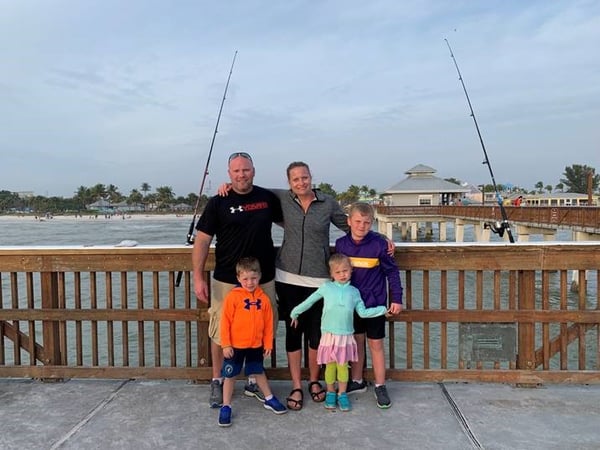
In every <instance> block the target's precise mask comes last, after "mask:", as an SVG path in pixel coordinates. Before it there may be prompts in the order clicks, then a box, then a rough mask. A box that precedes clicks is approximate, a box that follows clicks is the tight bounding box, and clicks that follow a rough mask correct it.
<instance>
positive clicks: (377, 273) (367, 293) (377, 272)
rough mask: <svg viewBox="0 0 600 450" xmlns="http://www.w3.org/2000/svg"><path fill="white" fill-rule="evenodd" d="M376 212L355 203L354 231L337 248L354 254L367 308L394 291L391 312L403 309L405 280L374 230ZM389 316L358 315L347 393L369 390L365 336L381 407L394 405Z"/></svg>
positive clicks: (354, 274)
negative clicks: (388, 380)
mask: <svg viewBox="0 0 600 450" xmlns="http://www.w3.org/2000/svg"><path fill="white" fill-rule="evenodd" d="M373 219H374V212H373V208H372V207H371V205H369V204H367V203H355V204H353V205H352V206H351V207H350V212H349V214H348V225H349V226H350V232H349V233H348V234H346V236H343V237H341V238H339V239H338V240H337V241H336V243H335V251H336V252H339V253H343V254H345V255H348V256H349V257H350V261H351V262H352V268H353V270H352V281H351V282H352V285H353V286H355V287H356V288H358V290H359V291H360V294H361V297H362V299H363V300H364V302H365V306H366V307H367V308H371V307H374V306H387V300H388V295H387V294H388V286H389V291H390V300H391V303H390V308H389V313H390V314H392V315H395V314H399V313H400V311H402V283H401V281H400V270H399V269H398V265H397V264H396V261H395V259H394V257H393V256H390V255H389V254H388V251H387V241H386V240H385V239H384V238H383V237H382V236H381V235H379V234H377V233H374V232H373V231H371V225H372V224H373ZM385 324H386V318H385V316H380V317H374V318H369V319H362V318H360V317H357V316H355V317H354V333H355V334H354V337H355V339H356V343H357V346H358V361H357V362H356V363H354V364H352V381H350V383H348V390H347V392H365V391H366V390H367V384H366V383H365V382H364V381H363V377H362V372H363V366H364V361H365V345H364V343H365V335H366V338H367V343H368V345H369V351H370V352H371V360H372V363H373V372H374V375H375V397H376V398H377V406H378V407H379V408H383V409H385V408H389V407H390V406H391V405H392V402H391V400H390V397H389V395H388V392H387V389H386V387H385V353H384V347H383V339H384V338H385Z"/></svg>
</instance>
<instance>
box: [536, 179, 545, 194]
mask: <svg viewBox="0 0 600 450" xmlns="http://www.w3.org/2000/svg"><path fill="white" fill-rule="evenodd" d="M535 188H536V189H537V190H538V192H539V193H540V194H541V193H542V190H543V189H544V182H543V181H538V182H537V183H535Z"/></svg>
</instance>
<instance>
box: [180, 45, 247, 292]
mask: <svg viewBox="0 0 600 450" xmlns="http://www.w3.org/2000/svg"><path fill="white" fill-rule="evenodd" d="M237 53H238V52H237V50H236V51H235V53H234V54H233V61H231V68H230V69H229V75H228V76H227V83H225V91H224V92H223V99H222V100H221V106H220V108H219V114H218V115H217V123H216V124H215V131H214V132H213V135H212V140H211V142H210V149H209V151H208V157H207V158H206V165H205V166H204V174H203V176H202V182H201V183H200V191H199V192H198V198H197V199H196V206H194V216H193V217H192V222H191V223H190V228H189V229H188V233H187V238H186V244H187V245H193V244H194V228H195V227H196V218H197V217H198V207H199V206H200V200H201V198H202V192H203V191H204V183H205V182H206V178H207V177H208V167H209V165H210V158H211V156H212V152H213V147H214V145H215V139H216V137H217V133H218V131H219V122H220V121H221V113H222V112H223V105H224V104H225V98H226V97H227V89H229V80H231V74H232V73H233V66H234V65H235V58H236V56H237ZM181 276H182V272H179V273H178V274H177V280H176V281H175V286H179V284H180V283H181Z"/></svg>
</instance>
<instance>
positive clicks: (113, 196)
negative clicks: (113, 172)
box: [106, 184, 123, 203]
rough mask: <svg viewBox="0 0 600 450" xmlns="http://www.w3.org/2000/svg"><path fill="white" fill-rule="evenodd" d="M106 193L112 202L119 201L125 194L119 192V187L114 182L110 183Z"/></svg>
mask: <svg viewBox="0 0 600 450" xmlns="http://www.w3.org/2000/svg"><path fill="white" fill-rule="evenodd" d="M106 195H107V196H108V200H109V201H110V202H111V203H118V202H120V201H121V200H122V199H123V195H121V193H120V192H119V188H118V187H117V186H115V185H114V184H109V185H108V187H107V188H106Z"/></svg>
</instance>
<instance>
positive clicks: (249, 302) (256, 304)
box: [244, 298, 260, 309]
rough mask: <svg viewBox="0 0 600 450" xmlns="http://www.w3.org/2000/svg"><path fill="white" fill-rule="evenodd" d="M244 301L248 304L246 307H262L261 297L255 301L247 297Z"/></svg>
mask: <svg viewBox="0 0 600 450" xmlns="http://www.w3.org/2000/svg"><path fill="white" fill-rule="evenodd" d="M244 303H245V304H246V306H244V309H250V306H256V309H260V298H259V299H258V300H256V301H255V302H251V301H250V299H249V298H247V299H245V300H244Z"/></svg>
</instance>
